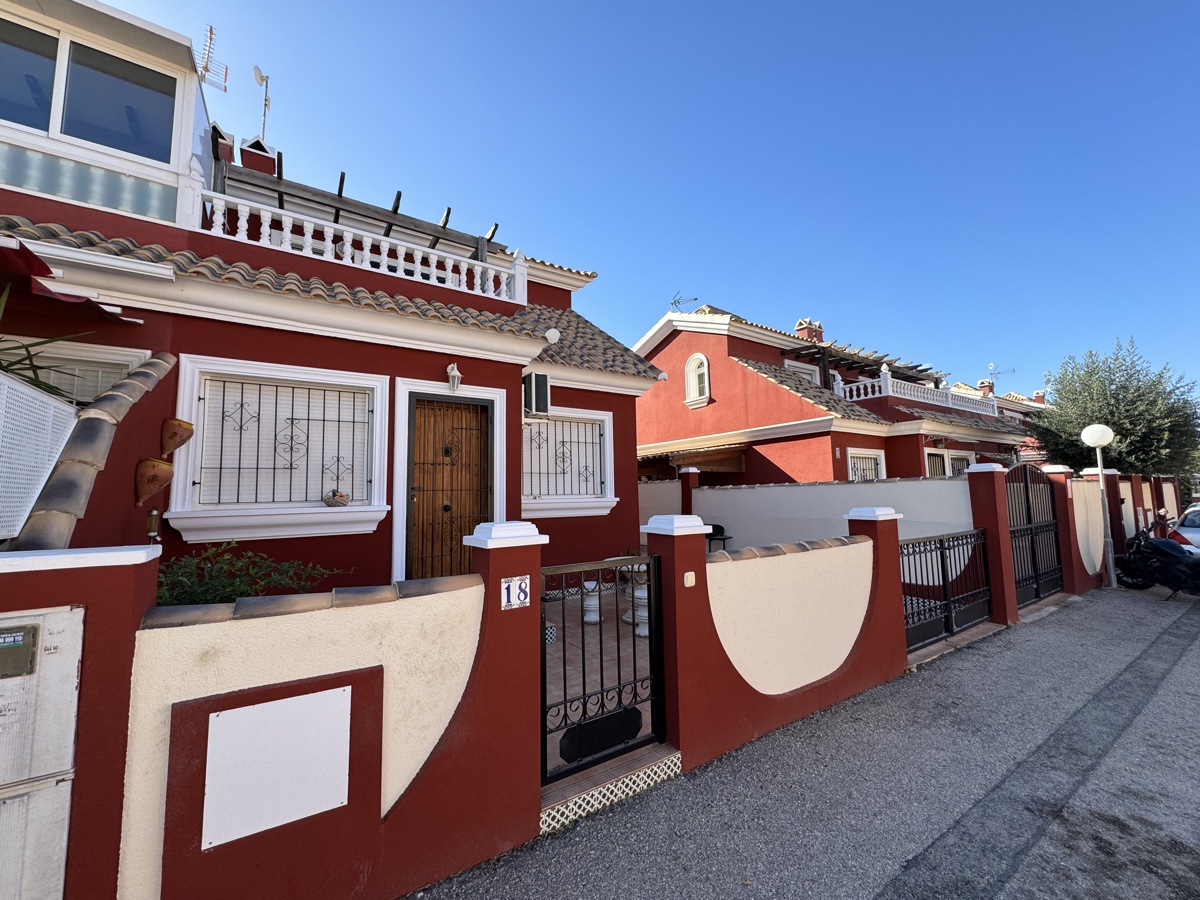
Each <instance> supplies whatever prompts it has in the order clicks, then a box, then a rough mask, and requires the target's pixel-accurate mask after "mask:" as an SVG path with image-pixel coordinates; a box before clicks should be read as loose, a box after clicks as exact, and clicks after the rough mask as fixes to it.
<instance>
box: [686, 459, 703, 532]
mask: <svg viewBox="0 0 1200 900" xmlns="http://www.w3.org/2000/svg"><path fill="white" fill-rule="evenodd" d="M698 487H700V470H699V469H696V468H693V467H691V466H687V467H685V468H683V469H680V470H679V512H680V514H681V515H685V516H690V515H691V514H692V491H694V490H695V489H696V488H698ZM706 533H707V532H706Z"/></svg>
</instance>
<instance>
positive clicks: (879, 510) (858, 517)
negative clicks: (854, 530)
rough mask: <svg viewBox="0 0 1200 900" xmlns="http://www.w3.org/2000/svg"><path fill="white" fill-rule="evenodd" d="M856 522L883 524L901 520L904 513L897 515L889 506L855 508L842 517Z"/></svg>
mask: <svg viewBox="0 0 1200 900" xmlns="http://www.w3.org/2000/svg"><path fill="white" fill-rule="evenodd" d="M842 518H843V519H852V520H854V521H856V522H885V521H889V520H891V519H903V518H904V513H898V512H896V510H894V509H892V507H890V506H856V507H854V509H852V510H850V512H848V513H846V514H845V515H844V516H842Z"/></svg>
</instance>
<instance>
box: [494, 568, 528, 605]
mask: <svg viewBox="0 0 1200 900" xmlns="http://www.w3.org/2000/svg"><path fill="white" fill-rule="evenodd" d="M528 605H529V576H528V575H514V576H512V577H511V578H502V579H501V580H500V608H501V609H520V608H521V607H523V606H528Z"/></svg>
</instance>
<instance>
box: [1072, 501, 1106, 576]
mask: <svg viewBox="0 0 1200 900" xmlns="http://www.w3.org/2000/svg"><path fill="white" fill-rule="evenodd" d="M1071 502H1072V503H1074V505H1075V538H1076V542H1077V543H1078V544H1079V557H1080V559H1082V560H1083V566H1084V568H1085V569H1087V570H1088V574H1090V575H1095V574H1097V573H1098V572H1099V571H1100V570H1101V569H1102V568H1103V567H1104V519H1103V518H1102V515H1103V508H1102V507H1101V506H1100V482H1098V481H1084V480H1082V479H1074V480H1072V481H1071Z"/></svg>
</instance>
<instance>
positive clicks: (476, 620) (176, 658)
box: [117, 585, 483, 900]
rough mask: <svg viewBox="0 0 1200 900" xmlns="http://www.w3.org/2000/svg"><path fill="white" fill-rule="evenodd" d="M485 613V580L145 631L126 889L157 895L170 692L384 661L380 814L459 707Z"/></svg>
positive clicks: (138, 656) (121, 886) (207, 692)
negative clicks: (391, 598) (372, 600)
mask: <svg viewBox="0 0 1200 900" xmlns="http://www.w3.org/2000/svg"><path fill="white" fill-rule="evenodd" d="M482 617H483V587H482V585H480V586H478V587H470V588H465V589H463V590H459V591H452V592H450V593H445V594H435V595H431V596H427V597H415V598H411V599H404V600H398V601H395V602H392V603H379V604H373V605H369V606H358V607H341V608H333V609H324V610H318V611H315V612H307V613H298V614H295V615H281V616H269V617H264V618H258V619H240V620H235V621H230V622H219V623H213V624H207V625H188V626H183V627H178V628H160V629H151V630H145V631H139V632H138V634H137V645H136V650H135V654H134V662H133V690H132V693H131V709H130V721H129V755H128V758H127V762H126V769H125V804H124V818H123V821H122V824H121V864H120V874H119V878H118V889H117V896H118V897H119V898H121V900H134V898H138V900H141V898H145V900H150V898H157V897H158V896H159V889H160V881H161V869H162V842H163V827H164V819H165V810H166V793H167V749H168V743H169V737H170V726H171V704H172V703H176V702H178V701H180V700H193V699H196V698H199V697H208V696H212V695H214V694H224V693H227V692H229V691H237V690H242V689H244V688H252V687H259V686H262V685H270V684H278V683H280V682H285V681H293V680H296V679H300V678H311V677H314V676H319V675H331V674H335V673H337V672H345V671H349V670H353V669H361V668H366V667H369V666H376V665H382V666H383V667H384V674H383V698H384V703H383V748H382V750H383V791H382V796H381V798H380V810H381V816H382V814H383V813H386V812H387V810H389V809H390V808H391V807H392V806H393V805H394V804H395V802H396V800H397V799H399V797H400V795H401V794H403V793H404V791H405V789H406V788H407V787H408V785H409V784H410V783H411V782H412V779H413V778H414V777H415V776H416V774H417V772H418V771H419V770H420V768H421V766H422V765H424V763H425V760H426V759H427V758H428V756H429V754H430V752H431V751H432V750H433V747H434V745H435V744H436V743H437V741H438V739H439V738H440V737H441V736H442V734H443V732H444V731H445V730H446V726H447V725H448V724H449V722H450V717H451V716H452V715H453V713H454V710H455V709H456V708H457V707H458V704H459V701H460V700H461V699H462V695H463V691H464V690H465V689H466V686H467V679H468V677H469V675H470V672H471V665H472V663H473V662H474V660H475V652H476V648H477V646H478V643H479V629H480V623H481V621H482Z"/></svg>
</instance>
